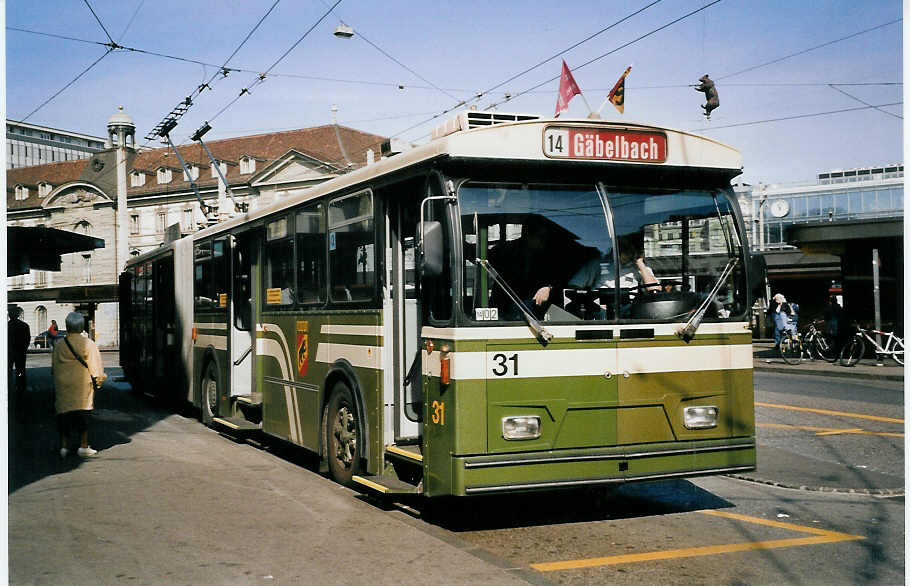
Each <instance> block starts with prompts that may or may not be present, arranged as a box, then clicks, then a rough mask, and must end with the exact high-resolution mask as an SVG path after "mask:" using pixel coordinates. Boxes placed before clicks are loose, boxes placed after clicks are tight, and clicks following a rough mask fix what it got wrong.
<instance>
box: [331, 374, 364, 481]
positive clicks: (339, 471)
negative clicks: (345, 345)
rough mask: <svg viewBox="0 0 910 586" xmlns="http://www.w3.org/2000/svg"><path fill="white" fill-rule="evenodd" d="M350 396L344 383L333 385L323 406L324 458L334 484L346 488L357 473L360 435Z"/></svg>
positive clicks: (355, 408) (358, 468)
mask: <svg viewBox="0 0 910 586" xmlns="http://www.w3.org/2000/svg"><path fill="white" fill-rule="evenodd" d="M360 423H361V422H360V417H359V416H358V414H357V407H356V405H355V403H354V395H353V393H351V390H350V389H349V388H348V387H347V385H346V384H344V383H341V382H339V383H337V384H336V385H335V386H334V387H333V388H332V394H331V396H330V398H329V402H328V405H327V407H326V423H325V436H326V443H325V446H326V459H327V460H328V465H329V474H330V475H331V476H332V479H333V480H335V482H337V483H339V484H342V485H344V486H350V485H351V482H352V480H351V479H352V478H353V477H354V475H355V474H357V473H358V472H360V454H361V445H362V432H361V424H360Z"/></svg>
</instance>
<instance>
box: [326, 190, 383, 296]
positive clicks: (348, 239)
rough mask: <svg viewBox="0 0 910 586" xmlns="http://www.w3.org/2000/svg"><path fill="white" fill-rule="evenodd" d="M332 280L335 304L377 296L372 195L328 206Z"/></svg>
mask: <svg viewBox="0 0 910 586" xmlns="http://www.w3.org/2000/svg"><path fill="white" fill-rule="evenodd" d="M328 211H329V217H328V222H329V226H328V227H329V267H330V273H329V279H330V283H331V285H332V289H331V291H332V293H331V295H332V299H333V300H334V301H342V302H344V301H368V300H371V299H372V298H373V295H374V283H375V254H376V251H375V245H374V234H373V194H372V193H371V192H370V191H361V192H358V193H354V194H351V195H347V196H344V197H340V198H338V199H335V200H333V201H332V202H330V203H329V210H328Z"/></svg>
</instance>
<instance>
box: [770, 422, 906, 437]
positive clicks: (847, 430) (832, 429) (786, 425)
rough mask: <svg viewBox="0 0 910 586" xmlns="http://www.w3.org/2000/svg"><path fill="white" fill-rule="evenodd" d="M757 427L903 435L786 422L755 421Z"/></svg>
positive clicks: (837, 432)
mask: <svg viewBox="0 0 910 586" xmlns="http://www.w3.org/2000/svg"><path fill="white" fill-rule="evenodd" d="M755 425H756V426H757V427H773V428H776V429H802V430H805V431H814V432H816V434H815V435H838V434H841V433H853V434H857V435H878V436H883V437H904V434H902V433H896V432H893V433H892V432H887V431H867V430H865V429H859V428H854V429H838V428H833V427H813V426H811V425H788V424H786V423H756V424H755Z"/></svg>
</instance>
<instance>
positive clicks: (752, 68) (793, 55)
mask: <svg viewBox="0 0 910 586" xmlns="http://www.w3.org/2000/svg"><path fill="white" fill-rule="evenodd" d="M902 20H904V19H903V18H898V19H896V20H892V21H890V22H886V23H883V24H880V25H877V26H874V27H872V28H867V29H864V30H861V31H859V32H855V33H852V34H849V35H847V36H844V37H840V38H837V39H834V40H833V41H828V42H826V43H822V44H820V45H815V46H813V47H809V48H808V49H803V50H802V51H797V52H796V53H790V54H789V55H784V56H783V57H778V58H777V59H772V60H771V61H766V62H765V63H759V64H758V65H753V66H752V67H747V68H746V69H742V70H740V71H735V72H733V73H727V74H725V75H721V76H720V77H716V78H714V81H719V80H721V79H727V78H728V77H733V76H735V75H740V74H743V73H746V72H747V71H753V70H755V69H758V68H760V67H765V66H767V65H772V64H774V63H780V62H781V61H784V60H786V59H790V58H791V57H796V56H798V55H805V54H806V53H809V52H810V51H814V50H816V49H821V48H822V47H827V46H828V45H833V44H834V43H840V42H841V41H846V40H847V39H852V38H853V37H858V36H859V35H863V34H866V33H869V32H872V31H875V30H878V29H880V28H884V27H886V26H890V25H892V24H895V23H898V22H901V21H902Z"/></svg>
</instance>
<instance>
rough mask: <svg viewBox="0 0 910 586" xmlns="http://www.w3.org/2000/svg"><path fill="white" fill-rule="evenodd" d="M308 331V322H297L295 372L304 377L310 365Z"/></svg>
mask: <svg viewBox="0 0 910 586" xmlns="http://www.w3.org/2000/svg"><path fill="white" fill-rule="evenodd" d="M309 329H310V328H309V323H308V322H305V321H299V322H297V372H298V373H299V374H300V376H306V371H307V368H308V367H309V365H310V360H309V357H310V341H309V339H308V338H309Z"/></svg>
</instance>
